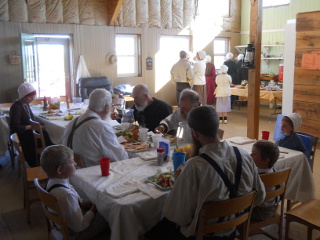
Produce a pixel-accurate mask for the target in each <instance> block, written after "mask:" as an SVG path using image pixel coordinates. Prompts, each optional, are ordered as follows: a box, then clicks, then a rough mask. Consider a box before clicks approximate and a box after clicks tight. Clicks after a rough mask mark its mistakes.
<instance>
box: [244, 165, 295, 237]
mask: <svg viewBox="0 0 320 240" xmlns="http://www.w3.org/2000/svg"><path fill="white" fill-rule="evenodd" d="M290 171H291V169H290V168H288V169H284V170H281V171H278V172H273V173H267V174H262V175H260V177H261V180H262V182H263V184H264V186H265V188H266V189H274V190H272V191H269V190H268V191H267V192H266V197H265V200H268V199H274V198H276V197H280V199H281V202H280V214H279V213H277V212H275V214H274V215H273V217H271V218H269V219H267V220H264V221H261V222H253V221H251V222H250V227H249V236H252V235H256V234H260V233H262V234H264V235H266V236H268V237H269V238H271V239H277V238H274V237H273V236H272V235H270V234H269V233H268V232H267V231H264V230H263V229H261V228H262V227H265V226H268V225H271V224H278V225H279V239H282V222H283V216H284V206H285V203H284V202H285V201H284V195H285V193H286V186H287V181H288V178H289V175H290ZM276 186H278V187H276ZM279 186H280V187H279Z"/></svg>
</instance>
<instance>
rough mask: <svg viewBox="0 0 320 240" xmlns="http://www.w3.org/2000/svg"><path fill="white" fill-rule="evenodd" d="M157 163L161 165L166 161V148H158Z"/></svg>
mask: <svg viewBox="0 0 320 240" xmlns="http://www.w3.org/2000/svg"><path fill="white" fill-rule="evenodd" d="M157 163H158V165H159V166H162V165H163V163H164V148H157Z"/></svg>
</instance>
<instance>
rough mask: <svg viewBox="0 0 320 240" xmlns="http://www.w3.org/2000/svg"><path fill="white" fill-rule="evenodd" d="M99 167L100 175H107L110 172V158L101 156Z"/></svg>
mask: <svg viewBox="0 0 320 240" xmlns="http://www.w3.org/2000/svg"><path fill="white" fill-rule="evenodd" d="M100 168H101V175H102V176H109V174H110V172H109V170H110V158H101V159H100Z"/></svg>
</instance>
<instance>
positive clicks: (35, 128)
mask: <svg viewBox="0 0 320 240" xmlns="http://www.w3.org/2000/svg"><path fill="white" fill-rule="evenodd" d="M30 125H31V129H32V133H33V138H34V145H35V148H36V155H37V166H39V165H40V156H41V153H42V152H43V150H44V149H45V148H46V142H45V140H44V136H43V132H42V127H41V125H40V123H39V122H36V121H33V120H30Z"/></svg>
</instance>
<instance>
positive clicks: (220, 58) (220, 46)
mask: <svg viewBox="0 0 320 240" xmlns="http://www.w3.org/2000/svg"><path fill="white" fill-rule="evenodd" d="M228 49H229V39H228V38H216V39H214V41H213V54H214V65H215V67H216V69H220V67H221V66H222V65H223V63H224V62H225V60H226V54H227V52H228Z"/></svg>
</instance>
